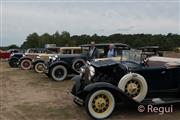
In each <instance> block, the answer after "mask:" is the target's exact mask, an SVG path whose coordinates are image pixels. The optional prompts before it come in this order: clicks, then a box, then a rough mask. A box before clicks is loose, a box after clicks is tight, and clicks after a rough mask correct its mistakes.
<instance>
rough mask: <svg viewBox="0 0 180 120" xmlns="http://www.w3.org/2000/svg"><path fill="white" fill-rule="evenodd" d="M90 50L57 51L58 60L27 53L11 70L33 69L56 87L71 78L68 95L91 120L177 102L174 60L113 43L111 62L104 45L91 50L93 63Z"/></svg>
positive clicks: (179, 88)
mask: <svg viewBox="0 0 180 120" xmlns="http://www.w3.org/2000/svg"><path fill="white" fill-rule="evenodd" d="M90 46H91V45H89V44H87V45H81V46H80V47H72V48H71V47H61V48H58V49H60V52H59V53H58V54H57V53H54V52H53V53H49V54H47V53H48V52H46V54H44V53H43V52H42V51H41V52H39V53H38V54H37V53H36V54H35V53H32V52H30V51H32V50H29V51H27V53H25V54H23V55H22V56H21V57H19V58H18V60H17V62H16V65H17V66H21V68H22V69H27V68H28V69H30V68H33V69H34V70H35V71H36V72H39V73H45V74H46V75H47V76H48V77H50V78H52V79H54V80H56V81H62V80H65V79H66V78H67V77H68V76H72V75H73V78H72V80H74V81H75V84H74V85H73V87H72V89H71V90H70V91H69V92H68V93H69V95H71V96H72V98H73V101H74V103H75V104H77V105H78V106H85V108H86V111H87V113H88V114H89V115H90V116H91V117H92V118H94V119H105V118H107V117H109V116H110V115H111V114H112V112H113V110H114V108H115V106H116V105H117V104H118V103H124V104H126V105H130V106H139V105H144V106H146V105H149V104H151V105H162V104H172V103H178V102H180V59H179V58H176V59H175V58H165V57H157V55H158V51H157V47H151V50H150V49H149V48H150V47H145V48H140V49H131V48H130V47H129V46H128V45H126V44H121V43H114V46H115V49H116V51H117V54H116V56H114V57H111V58H107V52H108V48H109V44H95V47H96V48H97V49H98V51H99V57H98V58H95V59H94V58H93V57H91V56H90V54H89V48H90ZM67 49H69V50H67ZM147 50H148V51H149V52H148V51H147ZM46 51H49V50H47V49H46ZM65 51H66V52H65ZM67 51H68V52H67ZM70 51H71V52H70ZM33 55H34V57H32V56H33ZM152 55H153V56H156V57H151V56H152ZM13 56H15V54H14V55H12V58H13ZM10 60H11V58H10ZM10 60H9V63H10ZM157 63H158V64H157Z"/></svg>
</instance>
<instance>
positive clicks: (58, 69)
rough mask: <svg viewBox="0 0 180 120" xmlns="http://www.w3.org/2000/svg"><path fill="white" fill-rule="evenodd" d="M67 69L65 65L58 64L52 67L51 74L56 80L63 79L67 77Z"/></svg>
mask: <svg viewBox="0 0 180 120" xmlns="http://www.w3.org/2000/svg"><path fill="white" fill-rule="evenodd" d="M67 74H68V73H67V69H66V67H64V66H63V65H58V66H55V67H54V68H52V70H51V76H52V78H53V79H54V80H56V81H62V80H64V79H65V78H66V77H67Z"/></svg>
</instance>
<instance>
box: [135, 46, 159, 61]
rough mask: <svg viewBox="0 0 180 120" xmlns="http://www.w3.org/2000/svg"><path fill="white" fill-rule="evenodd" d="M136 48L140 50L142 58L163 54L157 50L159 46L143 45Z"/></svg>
mask: <svg viewBox="0 0 180 120" xmlns="http://www.w3.org/2000/svg"><path fill="white" fill-rule="evenodd" d="M138 49H139V50H142V57H143V58H144V59H145V58H148V57H151V56H163V53H162V52H160V51H159V49H160V48H159V46H144V47H139V48H138Z"/></svg>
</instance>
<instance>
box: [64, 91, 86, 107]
mask: <svg viewBox="0 0 180 120" xmlns="http://www.w3.org/2000/svg"><path fill="white" fill-rule="evenodd" d="M67 93H68V94H69V95H70V96H71V97H72V98H73V100H74V102H76V103H78V104H79V105H82V106H83V105H84V101H83V100H82V99H80V98H79V97H77V96H75V95H73V94H72V93H71V92H70V91H67Z"/></svg>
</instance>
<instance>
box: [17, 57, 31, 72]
mask: <svg viewBox="0 0 180 120" xmlns="http://www.w3.org/2000/svg"><path fill="white" fill-rule="evenodd" d="M31 65H32V62H31V60H29V59H24V60H22V61H21V63H20V67H21V69H23V70H29V69H31Z"/></svg>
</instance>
